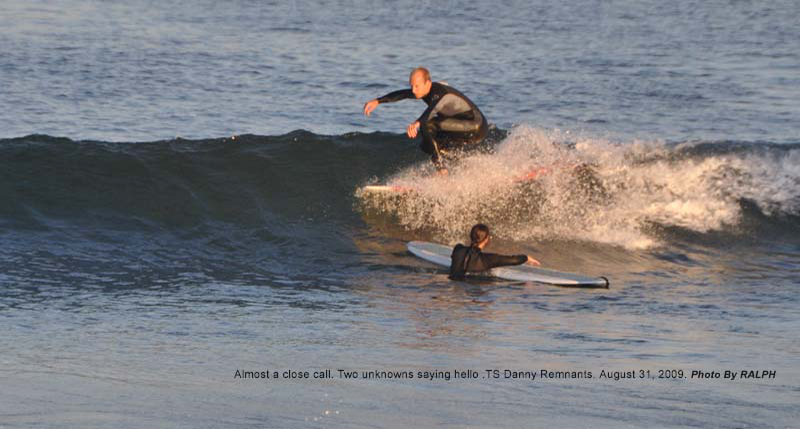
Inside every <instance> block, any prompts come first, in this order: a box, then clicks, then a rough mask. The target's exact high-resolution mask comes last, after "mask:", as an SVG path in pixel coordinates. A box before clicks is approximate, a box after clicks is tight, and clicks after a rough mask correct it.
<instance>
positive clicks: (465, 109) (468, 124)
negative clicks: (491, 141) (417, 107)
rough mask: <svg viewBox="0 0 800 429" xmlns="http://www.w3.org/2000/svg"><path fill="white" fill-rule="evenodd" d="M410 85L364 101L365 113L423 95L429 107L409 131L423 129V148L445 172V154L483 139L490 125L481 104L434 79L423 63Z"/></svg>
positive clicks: (409, 127)
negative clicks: (407, 87) (387, 104)
mask: <svg viewBox="0 0 800 429" xmlns="http://www.w3.org/2000/svg"><path fill="white" fill-rule="evenodd" d="M408 81H409V84H411V89H401V90H399V91H394V92H390V93H388V94H386V95H384V96H383V97H380V98H376V99H374V100H370V101H368V102H367V103H366V104H364V114H365V115H367V116H369V115H370V113H372V111H373V110H375V108H376V107H378V104H380V103H393V102H395V101H400V100H405V99H407V98H421V99H422V100H423V101H424V102H425V103H426V104H427V105H428V108H427V109H425V112H423V113H422V115H421V116H420V117H419V118H418V119H417V120H416V121H414V122H413V123H411V124H409V125H408V127H407V129H406V133H407V134H408V137H409V138H415V137H416V136H417V133H418V132H420V131H421V133H422V144H421V145H420V148H421V149H422V151H423V152H425V153H427V154H430V155H431V160H433V164H434V165H435V166H436V168H437V170H439V172H440V173H443V174H446V173H447V169H446V168H445V167H444V160H443V156H444V155H445V154H447V153H448V152H449V151H451V150H453V149H457V148H460V147H463V146H465V145H472V144H476V143H480V142H481V141H482V140H483V139H484V138H486V134H487V133H488V130H489V126H488V124H487V122H486V117H485V116H483V113H481V111H480V109H478V106H476V105H475V103H473V102H472V101H470V99H469V98H467V97H466V96H465V95H464V94H462V93H461V92H459V91H457V90H456V89H454V88H452V87H450V86H449V85H447V84H444V83H440V82H431V75H430V73H429V72H428V70H427V69H426V68H424V67H418V68H416V69H414V71H412V72H411V76H409V78H408Z"/></svg>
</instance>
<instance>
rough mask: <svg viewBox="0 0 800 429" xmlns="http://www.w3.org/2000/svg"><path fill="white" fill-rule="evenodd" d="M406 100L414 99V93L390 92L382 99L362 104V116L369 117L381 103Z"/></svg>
mask: <svg viewBox="0 0 800 429" xmlns="http://www.w3.org/2000/svg"><path fill="white" fill-rule="evenodd" d="M407 98H416V97H415V96H414V92H413V91H411V90H410V89H400V90H397V91H393V92H390V93H388V94H386V95H384V96H383V97H379V98H376V99H374V100H370V101H367V102H366V103H365V104H364V114H365V115H367V116H369V114H370V113H372V111H373V110H375V108H376V107H378V104H381V103H394V102H395V101H400V100H405V99H407Z"/></svg>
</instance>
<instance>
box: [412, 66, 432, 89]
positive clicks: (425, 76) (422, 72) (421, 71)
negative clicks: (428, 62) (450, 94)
mask: <svg viewBox="0 0 800 429" xmlns="http://www.w3.org/2000/svg"><path fill="white" fill-rule="evenodd" d="M417 75H418V76H420V77H421V78H422V80H423V81H430V80H431V72H429V71H428V69H426V68H425V67H417V68H415V69H414V70H411V74H410V75H408V82H409V83H411V84H412V85H413V83H412V82H413V81H414V76H417Z"/></svg>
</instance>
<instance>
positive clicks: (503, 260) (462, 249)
mask: <svg viewBox="0 0 800 429" xmlns="http://www.w3.org/2000/svg"><path fill="white" fill-rule="evenodd" d="M469 239H470V242H471V243H470V245H469V246H464V245H462V244H456V247H454V248H453V254H452V255H450V278H451V279H453V280H463V279H464V274H466V273H467V272H482V271H489V270H490V269H492V268H495V267H503V266H507V265H521V264H524V263H526V262H527V263H528V264H530V265H540V264H539V261H537V260H536V259H533V258H531V257H530V256H528V255H514V256H505V255H498V254H495V253H483V252H482V250H483V248H484V247H486V246H487V245H488V244H489V239H490V235H489V227H488V226H486V225H484V224H482V223H479V224H477V225H475V226H473V227H472V230H471V231H470V232H469Z"/></svg>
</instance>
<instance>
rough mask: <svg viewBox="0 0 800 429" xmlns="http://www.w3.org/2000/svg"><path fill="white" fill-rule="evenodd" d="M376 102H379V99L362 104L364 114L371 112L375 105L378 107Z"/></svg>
mask: <svg viewBox="0 0 800 429" xmlns="http://www.w3.org/2000/svg"><path fill="white" fill-rule="evenodd" d="M378 104H381V103H380V101H378V100H370V101H367V102H366V103H365V104H364V114H365V115H367V116H369V114H370V113H372V111H373V110H375V108H376V107H378Z"/></svg>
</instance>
